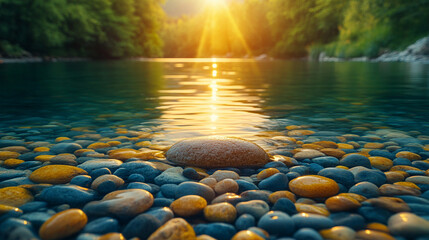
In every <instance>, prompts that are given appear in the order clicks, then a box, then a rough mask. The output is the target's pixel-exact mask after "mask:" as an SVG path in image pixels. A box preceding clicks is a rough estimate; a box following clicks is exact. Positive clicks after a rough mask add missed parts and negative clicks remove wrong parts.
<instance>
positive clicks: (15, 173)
mask: <svg viewBox="0 0 429 240" xmlns="http://www.w3.org/2000/svg"><path fill="white" fill-rule="evenodd" d="M26 175H28V171H23V170H13V169H7V170H0V181H4V180H8V179H12V178H17V177H24V176H26Z"/></svg>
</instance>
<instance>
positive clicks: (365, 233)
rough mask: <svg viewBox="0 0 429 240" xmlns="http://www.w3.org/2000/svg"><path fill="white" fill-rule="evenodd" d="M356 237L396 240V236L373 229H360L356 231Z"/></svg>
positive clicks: (372, 239)
mask: <svg viewBox="0 0 429 240" xmlns="http://www.w3.org/2000/svg"><path fill="white" fill-rule="evenodd" d="M356 239H359V240H396V238H394V237H392V236H391V235H389V234H387V233H384V232H379V231H374V230H368V229H367V230H361V231H358V232H356Z"/></svg>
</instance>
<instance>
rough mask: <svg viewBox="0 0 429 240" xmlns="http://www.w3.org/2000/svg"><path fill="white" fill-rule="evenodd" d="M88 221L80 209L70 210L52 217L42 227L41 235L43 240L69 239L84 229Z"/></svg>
mask: <svg viewBox="0 0 429 240" xmlns="http://www.w3.org/2000/svg"><path fill="white" fill-rule="evenodd" d="M87 221H88V218H87V216H86V214H85V213H84V212H83V211H82V210H80V209H69V210H66V211H63V212H59V213H57V214H55V215H54V216H52V217H51V218H50V219H49V220H48V221H46V222H45V223H43V225H42V226H41V227H40V230H39V235H40V237H41V238H42V239H43V240H55V239H62V238H66V237H69V236H71V235H73V234H75V233H77V232H79V231H80V230H81V229H83V228H84V227H85V225H86V223H87Z"/></svg>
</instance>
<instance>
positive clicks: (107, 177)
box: [91, 174, 125, 189]
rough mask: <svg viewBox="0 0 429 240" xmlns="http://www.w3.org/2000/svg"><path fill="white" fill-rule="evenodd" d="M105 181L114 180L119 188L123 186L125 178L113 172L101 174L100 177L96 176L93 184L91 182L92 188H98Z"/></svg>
mask: <svg viewBox="0 0 429 240" xmlns="http://www.w3.org/2000/svg"><path fill="white" fill-rule="evenodd" d="M105 181H112V182H114V183H115V186H116V187H117V188H118V187H120V186H122V185H124V183H125V182H124V180H123V179H122V178H120V177H118V176H116V175H113V174H105V175H101V176H99V177H98V178H96V179H95V180H94V181H93V182H92V184H91V188H92V189H97V188H98V186H99V185H100V184H101V183H103V182H105Z"/></svg>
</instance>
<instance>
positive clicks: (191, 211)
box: [170, 195, 207, 217]
mask: <svg viewBox="0 0 429 240" xmlns="http://www.w3.org/2000/svg"><path fill="white" fill-rule="evenodd" d="M206 206H207V201H206V200H205V199H204V198H202V197H200V196H197V195H187V196H183V197H181V198H179V199H176V200H175V201H174V202H172V203H171V205H170V208H171V210H173V212H174V214H175V215H177V216H180V217H190V216H193V215H197V214H199V213H200V212H202V211H203V209H204V208H205V207H206Z"/></svg>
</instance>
